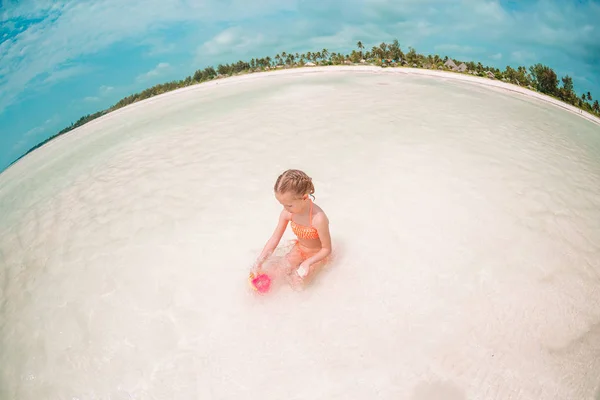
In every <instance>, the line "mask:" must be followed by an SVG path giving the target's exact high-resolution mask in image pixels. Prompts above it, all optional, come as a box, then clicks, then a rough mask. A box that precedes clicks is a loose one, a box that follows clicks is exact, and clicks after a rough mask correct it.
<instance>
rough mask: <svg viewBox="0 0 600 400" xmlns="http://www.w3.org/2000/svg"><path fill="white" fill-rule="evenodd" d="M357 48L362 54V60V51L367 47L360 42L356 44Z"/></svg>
mask: <svg viewBox="0 0 600 400" xmlns="http://www.w3.org/2000/svg"><path fill="white" fill-rule="evenodd" d="M356 47H358V51H359V52H360V58H361V59H362V58H363V52H362V51H363V49H364V48H365V46H363V44H362V42H361V41H360V40H359V41H358V42H357V43H356Z"/></svg>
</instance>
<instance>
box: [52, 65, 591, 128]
mask: <svg viewBox="0 0 600 400" xmlns="http://www.w3.org/2000/svg"><path fill="white" fill-rule="evenodd" d="M348 71H353V72H354V71H360V72H367V73H376V74H382V75H383V74H405V75H418V76H428V77H433V78H445V79H451V80H456V81H461V82H468V83H473V84H477V85H480V86H485V87H493V88H498V89H502V90H506V91H508V92H512V93H517V94H521V95H524V96H527V97H530V98H534V99H537V100H540V101H543V102H546V103H550V104H553V105H554V106H557V107H559V108H562V109H563V110H566V111H570V112H572V113H573V114H575V115H578V116H580V117H582V118H584V119H586V120H588V121H590V122H593V123H595V124H597V125H599V126H600V118H599V117H596V116H595V115H592V114H590V113H588V112H587V111H584V110H581V109H580V108H577V107H575V106H573V105H570V104H567V103H565V102H563V101H561V100H558V99H555V98H553V97H551V96H548V95H545V94H543V93H539V92H536V91H533V90H530V89H527V88H524V87H521V86H517V85H513V84H511V83H507V82H502V81H499V80H496V79H490V78H484V77H480V76H472V75H466V74H462V73H458V72H451V71H438V70H431V69H424V68H412V67H388V68H381V67H378V66H374V65H327V66H315V67H292V68H287V69H277V70H269V71H261V72H251V73H243V74H240V75H232V76H227V77H224V78H215V79H213V80H210V81H206V82H202V83H198V84H195V85H191V86H186V87H182V88H179V89H175V90H172V91H169V92H166V93H162V94H159V95H157V96H152V97H150V98H147V99H144V100H141V101H138V102H135V103H133V104H129V105H127V106H125V107H121V108H119V109H117V110H114V111H111V112H109V113H107V114H106V115H103V116H101V117H98V118H96V119H94V120H92V121H90V122H88V123H86V124H85V125H82V126H80V127H77V128H75V129H73V130H72V131H70V132H67V133H66V134H65V135H67V134H69V133H71V132H74V131H77V130H78V129H81V128H83V127H84V126H87V125H89V124H94V123H96V122H99V121H101V120H103V119H106V118H110V117H111V116H115V115H119V114H120V113H121V112H124V111H126V110H131V109H134V107H135V108H137V107H139V106H140V105H143V104H146V103H147V102H149V101H156V100H157V99H161V100H164V99H166V98H167V97H169V96H173V95H176V94H178V93H185V92H188V91H196V90H202V89H205V88H210V87H213V86H217V85H219V84H222V85H230V84H235V83H239V82H244V81H248V80H255V79H258V78H261V77H267V76H276V75H291V74H304V73H326V72H336V73H337V72H348ZM61 136H63V135H61Z"/></svg>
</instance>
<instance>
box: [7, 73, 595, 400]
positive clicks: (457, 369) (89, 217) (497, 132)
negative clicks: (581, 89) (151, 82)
mask: <svg viewBox="0 0 600 400" xmlns="http://www.w3.org/2000/svg"><path fill="white" fill-rule="evenodd" d="M599 124H600V121H599V120H598V119H597V118H595V117H593V116H591V115H588V114H586V113H581V112H580V111H579V110H577V109H575V108H574V107H571V106H569V105H565V104H562V103H560V102H557V101H556V100H554V99H552V98H549V97H547V96H543V95H540V94H537V93H534V92H531V91H529V90H527V89H523V88H518V87H517V86H514V85H508V84H505V83H503V82H498V81H493V80H489V79H484V78H477V77H472V76H467V75H460V74H455V73H443V72H439V71H429V70H421V69H408V68H398V69H391V68H387V69H381V68H377V67H369V66H348V67H313V68H302V69H289V70H281V71H272V72H264V73H255V74H248V75H241V76H236V77H231V78H227V79H219V80H215V81H211V82H207V83H203V84H201V85H197V86H192V87H187V88H184V89H180V90H177V91H175V92H170V93H167V94H164V95H161V96H158V97H154V98H151V99H147V100H144V101H142V102H139V103H136V104H133V105H131V106H128V107H125V108H123V109H120V110H118V111H115V112H113V113H110V114H108V115H106V116H104V117H102V118H99V119H97V120H94V121H92V122H90V123H88V124H86V125H84V126H83V127H81V128H78V129H75V130H73V131H71V132H69V133H68V134H65V135H63V136H61V137H59V138H58V139H56V140H53V141H51V142H50V143H48V144H47V145H45V146H43V147H42V148H40V149H38V150H36V151H34V152H32V153H31V154H29V155H28V156H26V157H24V158H23V159H22V160H20V161H19V162H17V163H15V164H14V165H12V166H11V167H10V168H8V169H7V170H6V171H4V172H3V173H2V174H0V209H2V217H1V218H0V266H1V269H0V305H1V306H0V307H1V308H0V321H1V322H0V324H1V325H0V328H1V329H0V332H1V333H0V335H1V336H0V398H2V399H5V398H6V399H20V400H21V399H23V400H29V399H32V400H33V399H35V400H38V399H42V398H48V399H78V400H84V399H109V398H110V399H240V398H243V399H261V400H264V399H283V398H285V399H310V400H315V399H323V400H325V399H327V400H329V399H344V400H346V399H409V400H433V399H440V398H443V399H447V400H466V399H469V400H470V399H485V400H488V399H527V400H529V399H531V400H534V399H535V400H546V399H557V400H558V399H595V398H598V396H600V378H598V376H600V356H599V353H598V351H599V350H598V349H600V328H599V327H600V245H599V244H600V225H599V221H600V126H599ZM287 168H300V169H303V170H305V171H306V172H307V173H308V174H309V175H310V176H312V177H313V180H314V183H315V187H316V193H315V196H316V203H317V204H319V205H320V206H321V207H322V208H323V209H324V210H325V211H326V212H327V213H328V216H329V219H330V221H331V232H332V239H333V244H334V248H335V249H336V252H337V254H336V259H335V262H334V263H332V264H331V265H330V266H329V267H328V268H327V269H326V270H325V271H323V273H322V274H320V275H319V276H318V277H317V279H316V280H315V282H314V284H313V285H311V286H310V287H308V288H307V289H306V290H305V291H303V292H295V291H293V290H291V289H290V288H288V287H286V286H278V287H275V288H274V289H273V291H272V292H270V293H269V294H268V295H266V296H257V295H256V293H254V292H252V291H251V290H250V289H249V287H248V284H247V273H248V269H249V268H250V265H251V264H252V263H253V261H254V259H255V257H256V256H257V255H258V253H259V252H260V250H261V249H262V246H263V245H264V244H265V242H266V240H267V239H268V238H269V236H270V234H271V233H272V231H273V229H274V228H275V225H276V223H277V216H278V213H279V211H280V207H281V206H280V205H279V203H278V202H277V201H276V199H275V198H274V196H273V193H272V187H273V183H274V180H275V179H276V177H277V175H278V174H279V173H280V172H281V171H283V170H284V169H287ZM292 238H293V236H292V234H291V232H289V230H288V232H286V235H285V236H284V241H287V240H290V239H292ZM282 244H283V243H282Z"/></svg>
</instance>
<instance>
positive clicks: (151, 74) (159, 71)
mask: <svg viewBox="0 0 600 400" xmlns="http://www.w3.org/2000/svg"><path fill="white" fill-rule="evenodd" d="M170 69H171V66H170V65H169V63H166V62H161V63H158V65H157V66H156V67H154V68H152V69H151V70H150V71H148V72H145V73H143V74H140V75H138V76H137V78H136V80H137V81H138V82H144V81H147V80H150V79H153V78H156V77H157V76H161V75H164V74H165V73H167V72H168V71H169V70H170Z"/></svg>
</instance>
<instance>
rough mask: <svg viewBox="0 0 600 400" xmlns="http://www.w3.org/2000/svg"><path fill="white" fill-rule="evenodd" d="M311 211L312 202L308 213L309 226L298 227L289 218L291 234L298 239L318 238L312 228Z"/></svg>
mask: <svg viewBox="0 0 600 400" xmlns="http://www.w3.org/2000/svg"><path fill="white" fill-rule="evenodd" d="M312 209H313V202H312V200H310V210H309V212H308V223H309V224H310V226H304V225H298V224H297V223H295V222H294V220H293V219H291V218H290V221H291V226H292V232H294V234H295V235H296V236H298V239H318V238H319V232H317V229H316V228H314V227H313V226H312ZM292 218H293V217H292Z"/></svg>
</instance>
